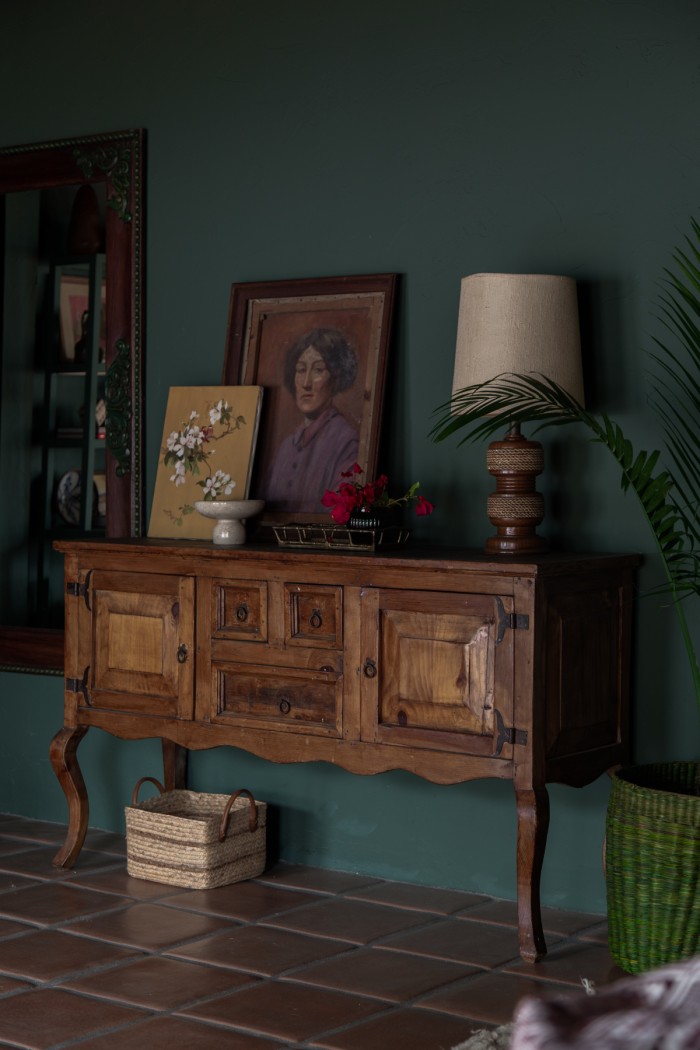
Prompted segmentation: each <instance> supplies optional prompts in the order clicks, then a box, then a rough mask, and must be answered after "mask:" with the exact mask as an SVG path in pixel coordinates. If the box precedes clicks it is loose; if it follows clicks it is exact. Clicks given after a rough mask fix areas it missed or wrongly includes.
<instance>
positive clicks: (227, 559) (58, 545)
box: [54, 537, 642, 577]
mask: <svg viewBox="0 0 700 1050" xmlns="http://www.w3.org/2000/svg"><path fill="white" fill-rule="evenodd" d="M54 546H55V549H56V550H57V551H59V552H60V553H62V554H78V555H80V556H82V557H94V556H98V555H105V554H113V555H117V556H119V555H121V556H131V557H133V556H134V555H142V556H143V558H144V560H149V561H150V563H151V565H150V566H149V568H150V567H151V566H152V567H155V566H156V565H157V564H158V563H159V562H161V561H164V562H165V561H170V562H172V561H173V559H174V560H175V562H177V563H178V570H179V571H183V572H187V571H191V570H189V569H188V568H187V566H188V565H189V564H194V563H195V562H201V561H202V560H204V561H207V562H209V561H210V562H212V563H214V564H216V563H217V562H224V563H226V564H227V565H229V566H230V563H231V562H236V561H239V562H246V563H250V562H253V563H254V562H256V561H259V562H261V563H263V562H266V561H269V560H270V558H272V559H274V560H275V562H276V563H277V564H280V563H283V564H289V565H290V566H294V565H297V566H298V565H300V564H301V563H307V564H311V563H313V565H314V567H315V568H317V569H318V568H321V567H322V566H324V565H327V566H328V568H329V571H331V570H337V569H338V568H340V567H342V565H343V563H346V565H347V567H348V568H350V566H352V567H353V568H355V569H357V568H365V567H367V568H370V569H371V567H373V566H374V567H376V568H379V567H380V566H390V567H391V568H393V569H397V568H400V567H401V566H405V567H406V568H411V569H420V568H425V569H430V568H434V569H439V570H441V571H443V572H444V571H445V570H448V571H449V569H450V568H454V570H455V571H457V572H459V571H465V570H467V569H468V570H469V572H472V573H484V574H485V575H494V574H496V575H502V576H531V577H543V576H545V577H546V576H559V575H564V574H568V573H572V572H573V573H576V574H580V573H582V572H586V570H587V568H588V567H590V569H591V570H592V569H598V570H600V569H601V568H604V569H609V570H613V569H622V568H628V569H633V568H636V567H637V566H638V565H639V564H640V563H641V561H642V558H641V556H640V555H639V554H618V553H592V552H576V553H572V552H561V551H551V552H548V553H546V554H536V555H528V556H519V557H514V556H511V555H501V556H496V557H494V556H493V555H490V554H486V553H484V552H483V551H479V550H469V549H466V548H451V547H440V546H436V545H427V544H426V545H423V544H418V543H415V544H411V543H409V544H407V545H405V546H403V547H400V548H397V549H395V550H387V551H380V552H374V551H364V550H357V551H349V550H338V551H334V550H331V549H330V548H325V547H324V548H317V547H281V546H278V545H277V544H262V543H247V544H244V545H242V546H240V547H225V546H217V545H215V544H213V543H210V542H206V541H199V540H172V539H157V538H148V539H145V538H139V537H127V538H119V539H105V538H100V539H94V538H93V539H75V540H57V541H56V542H55V544H54ZM144 571H148V568H147V567H146V565H144Z"/></svg>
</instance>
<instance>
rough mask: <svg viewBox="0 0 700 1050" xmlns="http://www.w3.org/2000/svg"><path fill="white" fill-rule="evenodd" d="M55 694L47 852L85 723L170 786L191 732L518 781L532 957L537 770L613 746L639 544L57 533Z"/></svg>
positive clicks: (276, 754)
mask: <svg viewBox="0 0 700 1050" xmlns="http://www.w3.org/2000/svg"><path fill="white" fill-rule="evenodd" d="M56 546H57V549H58V550H60V551H61V552H62V553H63V554H64V556H65V583H66V599H65V603H66V631H65V711H64V724H63V728H62V729H60V730H59V732H58V733H57V734H56V736H55V738H54V740H53V742H52V746H51V760H52V763H53V768H54V770H55V772H56V775H57V776H58V778H59V780H60V782H61V785H62V787H63V790H64V793H65V795H66V799H67V802H68V807H69V826H68V834H67V837H66V841H65V843H64V845H63V847H62V848H61V850H60V851H59V853H58V854H57V856H56V858H55V860H54V863H55V864H57V865H59V866H70V865H71V864H73V863H74V861H75V859H76V857H77V855H78V853H79V852H80V849H81V847H82V844H83V840H84V837H85V832H86V830H87V824H88V798H87V792H86V789H85V785H84V782H83V778H82V775H81V772H80V767H79V763H78V758H77V748H78V745H79V743H80V740H81V739H82V737H83V736H84V735H85V733H86V731H87V730H88V729H89V727H90V726H98V727H99V728H101V729H104V730H106V731H107V732H109V733H112V734H114V735H115V736H117V737H121V738H126V739H139V738H144V737H160V738H161V739H162V741H163V753H164V762H165V782H166V786H167V787H169V788H172V787H181V786H184V779H185V770H186V755H187V751H188V749H202V748H209V747H218V746H220V745H222V744H229V745H233V746H235V747H239V748H243V749H244V750H245V751H249V752H252V753H253V754H255V755H258V756H260V757H262V758H265V759H268V760H270V761H272V762H305V761H319V760H320V761H326V762H332V763H335V764H337V765H339V766H342V767H343V768H344V769H346V770H349V771H350V772H353V773H361V774H367V773H378V772H381V771H385V770H390V769H403V770H408V771H409V772H412V773H415V774H416V775H418V776H419V777H424V778H426V779H428V780H431V781H434V782H436V783H439V784H452V783H458V782H462V781H467V780H473V779H477V778H480V777H500V778H504V779H509V780H512V781H513V784H514V788H515V797H516V806H517V818H518V832H517V885H518V916H519V943H520V951H521V954H522V956H523V958H525V959H528V960H531V961H534V960H536V959H538V958H540V957H541V956H542V955H544V954H545V953H546V945H545V940H544V936H543V933H542V922H541V917H540V903H539V883H540V872H541V868H542V861H543V857H544V850H545V843H546V837H547V825H548V818H549V805H548V796H547V790H546V787H545V785H546V784H547V782H554V781H556V782H559V783H564V784H570V785H575V786H582V785H584V784H587V783H589V782H590V781H592V780H594V779H595V778H596V777H598V776H599V775H600V774H601V773H603V772H605V771H606V770H608V769H610V768H612V767H614V766H616V765H617V764H619V763H621V762H623V761H625V760H626V758H627V736H628V733H627V724H628V694H629V664H630V648H631V633H632V626H631V624H632V609H633V588H634V577H635V571H636V567H637V565H638V563H639V558H638V557H636V556H632V555H620V556H618V555H562V554H549V555H543V556H537V557H532V558H518V559H513V558H510V557H502V558H492V557H487V556H486V555H480V554H470V553H469V554H467V553H464V552H456V553H451V552H447V551H439V552H438V551H433V552H430V553H427V552H423V551H420V550H413V549H403V550H401V551H398V552H391V553H387V554H372V553H355V552H337V553H336V552H332V551H327V550H290V549H286V548H278V547H258V546H253V545H251V546H244V547H239V548H233V549H231V548H228V549H227V548H221V547H215V546H213V545H212V544H205V543H196V542H187V543H183V542H177V541H162V540H160V541H159V540H145V541H144V540H120V541H110V540H106V541H97V540H94V541H87V540H85V541H83V540H81V541H75V542H73V541H71V542H60V543H57V544H56Z"/></svg>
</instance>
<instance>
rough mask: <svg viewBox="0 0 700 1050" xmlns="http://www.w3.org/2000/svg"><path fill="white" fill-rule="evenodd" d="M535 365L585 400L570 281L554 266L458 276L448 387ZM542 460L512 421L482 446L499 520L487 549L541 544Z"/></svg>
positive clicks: (493, 513)
mask: <svg viewBox="0 0 700 1050" xmlns="http://www.w3.org/2000/svg"><path fill="white" fill-rule="evenodd" d="M528 372H530V373H536V374H538V375H541V376H546V377H547V378H548V379H551V380H553V381H554V382H555V383H557V384H558V385H559V386H560V387H563V389H564V390H566V391H567V392H568V393H569V394H571V396H572V397H574V398H575V399H576V400H577V401H578V402H580V403H581V404H583V374H582V367H581V339H580V332H579V323H578V303H577V296H576V282H575V281H574V280H573V278H571V277H563V276H558V275H553V274H511V273H477V274H471V275H470V276H469V277H465V278H464V279H463V280H462V285H461V293H460V303H459V320H458V324H457V347H456V352H455V367H454V377H453V383H452V391H453V394H455V393H457V391H459V390H463V389H464V388H465V387H471V386H476V385H480V384H483V383H488V382H489V381H491V380H492V379H495V378H496V377H497V376H499V375H502V374H504V373H513V374H516V375H523V374H526V373H528ZM543 465H544V458H543V451H542V446H541V445H540V444H539V442H535V441H526V440H525V439H524V438H523V437H522V435H521V433H520V427H519V426H518V425H515V426H512V427H511V428H510V430H509V432H508V434H507V435H506V436H505V438H504V440H503V441H500V442H493V443H492V444H491V445H490V446H489V450H488V453H487V466H488V469H489V472H490V473H491V474H492V475H493V476H494V477H495V478H496V492H495V493H493V494H492V495H491V496H489V500H488V508H487V509H488V515H489V518H490V520H491V521H492V523H494V524H495V525H496V527H497V532H496V535H495V536H492V537H490V538H489V539H488V540H487V542H486V550H487V551H490V552H492V553H499V554H520V553H525V552H536V551H540V550H544V549H546V546H547V544H546V542H545V541H544V540H543V539H542V538H541V537H539V536H537V534H536V532H535V529H536V526H537V525H538V524H539V523H540V522H541V521H542V518H543V517H544V501H543V499H542V497H541V496H540V495H539V493H537V492H536V491H535V486H534V479H535V477H536V476H537V475H538V474H540V473H541V472H542V468H543Z"/></svg>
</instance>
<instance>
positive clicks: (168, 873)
mask: <svg viewBox="0 0 700 1050" xmlns="http://www.w3.org/2000/svg"><path fill="white" fill-rule="evenodd" d="M146 782H149V783H152V784H155V785H156V787H157V788H158V790H159V791H160V794H159V795H156V796H155V797H154V798H149V799H146V800H145V801H144V802H137V801H136V800H137V797H138V792H139V788H140V787H141V785H142V784H144V783H146ZM125 813H126V868H127V871H128V873H129V875H133V876H134V878H137V879H148V880H149V881H150V882H164V883H167V884H169V885H171V886H185V887H188V888H190V889H212V888H213V887H214V886H224V885H226V884H227V883H230V882H241V881H242V880H243V879H253V878H255V877H256V875H261V874H262V872H263V871H264V870H265V821H266V816H267V805H266V803H265V802H258V801H257V800H256V799H254V798H253V796H252V795H251V793H250V791H248V790H246V788H241V789H240V790H239V791H236V792H234V794H233V795H231V796H228V795H207V794H204V793H202V792H197V791H165V790H164V789H163V786H162V784H160V783H159V782H158V781H157V780H154V779H153V777H142V778H141V779H140V780H139V781H138V783H137V784H136V787H135V788H134V792H133V796H132V799H131V805H130V806H126V808H125Z"/></svg>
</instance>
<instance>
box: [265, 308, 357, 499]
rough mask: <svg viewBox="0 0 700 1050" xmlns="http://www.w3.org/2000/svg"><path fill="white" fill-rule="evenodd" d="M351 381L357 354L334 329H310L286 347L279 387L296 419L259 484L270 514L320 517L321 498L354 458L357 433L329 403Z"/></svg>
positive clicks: (352, 425)
mask: <svg viewBox="0 0 700 1050" xmlns="http://www.w3.org/2000/svg"><path fill="white" fill-rule="evenodd" d="M356 378H357V354H356V353H355V351H354V349H353V347H352V346H351V345H350V343H349V342H348V340H347V339H346V337H345V336H344V335H343V333H342V332H341V331H339V330H338V329H336V328H313V329H311V330H310V331H307V332H304V334H303V335H302V336H300V337H299V338H298V339H297V340H296V341H295V342H294V343H293V344H292V346H290V348H289V350H288V351H287V354H286V357H285V362H284V387H285V389H286V390H287V392H288V393H289V394H290V395H291V397H293V398H294V401H295V404H296V408H297V409H298V411H299V413H300V417H301V419H300V422H299V425H298V426H297V427H296V429H295V430H294V431H293V433H291V434H289V435H288V437H286V438H285V439H284V440H283V441H282V442H281V444H280V446H279V447H278V449H277V450H276V452H275V454H274V457H273V460H272V462H271V464H270V467H269V470H268V472H267V476H266V477H265V479H264V482H263V492H262V496H263V497H264V499H265V500H266V501H267V503H268V506H269V507H270V509H271V510H277V511H288V512H291V513H293V512H295V511H297V512H304V513H306V512H311V511H316V510H318V511H319V513H323V514H324V515H325V513H326V512H325V509H324V508H323V507H322V505H321V497H322V496H323V493H324V492H325V491H326V489H327V488H334V487H335V485H336V484H337V482H338V478H339V476H340V474H341V472H342V471H344V470H349V469H350V467H351V466H352V464H353V463H355V462H356V460H357V457H358V446H359V434H358V430H357V427H356V426H355V425H354V424H353V423H352V422H351V421H350V420H348V419H347V418H346V417H345V416H344V415H343V414H342V412H340V411H339V409H338V408H337V407H336V405H335V404H334V401H333V398H334V397H335V395H336V394H339V393H341V392H342V391H343V390H348V389H349V388H350V387H351V386H352V385H353V383H354V382H355V379H356Z"/></svg>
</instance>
